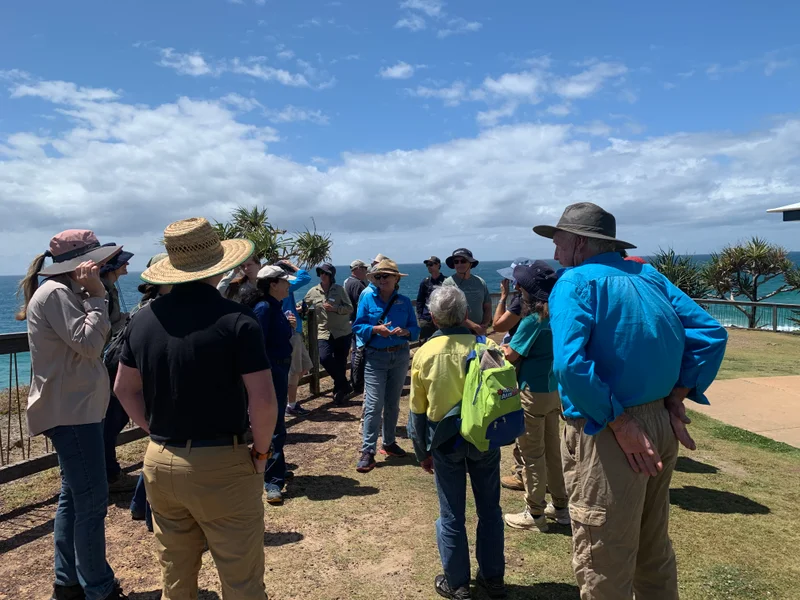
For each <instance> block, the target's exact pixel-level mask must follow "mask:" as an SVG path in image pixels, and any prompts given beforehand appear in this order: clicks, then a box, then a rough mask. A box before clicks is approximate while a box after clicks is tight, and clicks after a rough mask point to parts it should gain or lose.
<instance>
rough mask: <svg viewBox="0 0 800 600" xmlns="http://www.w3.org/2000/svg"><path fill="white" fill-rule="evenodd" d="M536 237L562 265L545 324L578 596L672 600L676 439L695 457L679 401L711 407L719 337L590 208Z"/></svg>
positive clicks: (721, 346) (567, 214) (722, 340)
mask: <svg viewBox="0 0 800 600" xmlns="http://www.w3.org/2000/svg"><path fill="white" fill-rule="evenodd" d="M534 231H535V232H536V233H537V234H539V235H542V236H544V237H548V238H552V239H553V242H554V244H555V246H556V251H555V259H556V260H557V261H558V262H559V263H561V265H562V266H564V267H566V268H565V269H563V270H562V271H561V275H560V278H559V280H558V283H556V285H555V287H554V289H553V292H552V293H551V295H550V315H551V316H550V326H551V330H552V332H553V371H554V373H555V376H556V378H557V380H558V383H559V391H560V392H561V399H562V405H563V410H564V416H565V417H566V419H567V426H566V431H565V433H564V437H563V443H562V461H563V466H564V476H565V480H566V484H567V492H568V494H569V497H570V498H569V501H570V506H569V509H570V516H571V517H572V532H573V533H572V535H573V552H574V556H573V566H574V568H575V575H576V578H577V580H578V585H579V586H580V588H581V598H582V599H584V600H586V599H588V598H591V599H592V600H612V599H613V600H623V599H625V600H630V598H632V597H633V595H634V594H635V595H636V597H637V598H647V599H648V600H677V598H678V573H677V567H676V564H675V553H674V551H673V549H672V544H671V542H670V540H669V535H668V527H669V483H670V479H671V477H672V472H673V470H674V468H675V461H676V460H677V456H678V441H680V442H681V443H682V444H683V445H684V446H686V447H687V448H689V449H690V450H694V448H695V443H694V441H693V440H692V438H691V436H690V435H689V433H688V431H687V429H686V424H688V423H689V419H688V418H687V417H686V412H685V409H684V407H683V401H684V399H685V398H689V399H690V400H693V401H695V402H698V403H701V404H708V400H707V399H706V397H705V396H704V392H705V391H706V389H707V388H708V387H709V386H710V385H711V383H712V382H713V380H714V378H715V377H716V375H717V371H718V370H719V367H720V364H721V362H722V358H723V356H724V354H725V345H726V342H727V333H726V332H725V330H724V329H723V328H722V326H721V325H720V324H719V323H717V322H716V321H715V320H714V319H712V318H711V317H710V316H709V315H708V313H707V312H706V311H705V310H703V309H702V308H701V307H700V306H699V305H698V304H697V303H695V302H694V301H693V300H692V299H691V298H689V297H688V296H687V295H686V294H684V293H683V292H681V291H680V290H679V289H678V288H677V287H675V286H674V285H673V284H672V283H670V282H669V281H668V280H667V279H666V278H665V277H664V276H663V275H661V274H660V273H659V272H658V271H656V270H655V269H653V268H652V267H651V266H649V265H642V264H639V263H635V262H630V261H625V260H624V259H623V258H622V257H621V256H620V254H619V250H623V249H631V248H635V246H633V245H632V244H629V243H627V242H623V241H621V240H618V239H617V238H616V220H615V219H614V216H613V215H612V214H610V213H608V212H606V211H605V210H603V209H602V208H600V207H599V206H596V205H594V204H591V203H588V202H583V203H579V204H573V205H571V206H568V207H567V208H566V210H565V211H564V214H563V215H562V217H561V220H560V221H559V223H558V225H556V226H555V227H552V226H547V225H540V226H537V227H534Z"/></svg>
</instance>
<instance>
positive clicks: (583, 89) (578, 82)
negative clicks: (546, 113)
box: [554, 62, 628, 99]
mask: <svg viewBox="0 0 800 600" xmlns="http://www.w3.org/2000/svg"><path fill="white" fill-rule="evenodd" d="M627 72H628V68H627V67H626V66H625V65H623V64H621V63H609V62H595V63H593V64H591V65H590V66H589V68H588V69H586V70H585V71H583V72H581V73H578V74H577V75H572V76H571V77H566V78H562V79H558V80H557V81H556V82H555V83H554V90H555V92H556V93H557V94H558V95H559V96H562V97H564V98H571V99H574V98H588V97H589V96H591V95H593V94H594V93H595V92H597V91H598V90H599V89H600V88H601V87H602V86H603V84H604V83H605V82H606V80H607V79H612V78H616V77H619V76H621V75H624V74H625V73H627Z"/></svg>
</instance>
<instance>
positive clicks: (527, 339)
mask: <svg viewBox="0 0 800 600" xmlns="http://www.w3.org/2000/svg"><path fill="white" fill-rule="evenodd" d="M541 331H542V324H541V322H540V321H539V319H537V318H535V317H528V318H525V319H523V321H522V322H521V323H520V325H519V328H518V329H517V331H516V333H515V334H514V337H512V338H511V341H510V342H509V343H508V346H503V352H504V353H505V355H506V360H508V361H509V362H512V363H513V362H516V361H518V360H519V359H520V358H527V357H528V355H529V354H530V353H531V349H532V348H533V345H534V344H535V343H536V339H537V338H538V337H539V333H540V332H541Z"/></svg>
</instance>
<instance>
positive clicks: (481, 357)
mask: <svg viewBox="0 0 800 600" xmlns="http://www.w3.org/2000/svg"><path fill="white" fill-rule="evenodd" d="M475 341H476V343H475V347H474V348H473V350H472V352H470V354H469V356H467V379H466V381H465V383H464V393H463V395H462V396H461V437H463V438H464V439H465V440H467V441H468V442H470V443H471V444H472V445H474V446H475V447H476V448H477V449H478V450H480V451H481V452H486V451H487V450H491V449H494V448H500V447H501V446H508V445H509V444H513V443H514V441H515V440H516V439H517V438H518V437H519V436H520V435H522V434H523V433H525V415H524V413H523V412H522V404H521V403H520V398H519V386H518V384H517V371H516V369H515V368H514V365H512V364H511V363H510V362H508V361H507V360H506V358H505V356H504V355H503V352H502V351H501V350H500V349H499V348H489V347H488V346H487V344H486V338H485V337H483V336H478V337H476V338H475Z"/></svg>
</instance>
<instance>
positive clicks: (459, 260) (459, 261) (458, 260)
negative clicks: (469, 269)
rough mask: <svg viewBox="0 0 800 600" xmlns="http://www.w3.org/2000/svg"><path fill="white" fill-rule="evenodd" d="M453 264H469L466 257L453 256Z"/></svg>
mask: <svg viewBox="0 0 800 600" xmlns="http://www.w3.org/2000/svg"><path fill="white" fill-rule="evenodd" d="M453 264H454V265H467V264H471V263H470V262H469V261H468V260H467V259H466V258H454V259H453Z"/></svg>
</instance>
